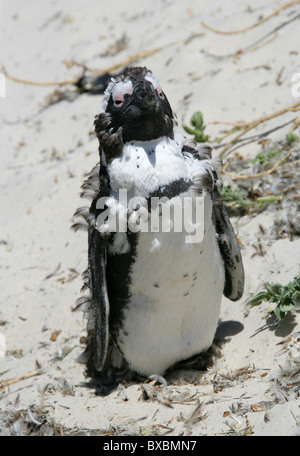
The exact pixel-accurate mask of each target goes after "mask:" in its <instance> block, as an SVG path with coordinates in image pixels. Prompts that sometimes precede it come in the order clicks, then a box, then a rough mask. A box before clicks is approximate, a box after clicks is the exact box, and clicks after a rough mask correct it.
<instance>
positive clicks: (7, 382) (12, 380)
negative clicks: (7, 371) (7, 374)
mask: <svg viewBox="0 0 300 456" xmlns="http://www.w3.org/2000/svg"><path fill="white" fill-rule="evenodd" d="M44 372H45V369H35V370H34V371H32V372H27V374H25V375H21V377H15V378H9V379H8V380H1V381H0V391H1V390H3V389H4V388H6V387H7V386H10V385H13V384H14V383H18V382H20V381H22V380H26V379H27V378H31V377H36V376H37V375H41V374H43V373H44Z"/></svg>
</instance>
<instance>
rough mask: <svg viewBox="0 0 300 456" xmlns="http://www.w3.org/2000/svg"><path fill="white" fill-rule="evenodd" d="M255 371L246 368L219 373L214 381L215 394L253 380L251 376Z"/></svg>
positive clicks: (248, 367)
mask: <svg viewBox="0 0 300 456" xmlns="http://www.w3.org/2000/svg"><path fill="white" fill-rule="evenodd" d="M255 371H256V370H255V368H252V367H250V366H246V367H241V368H239V369H236V370H234V371H231V372H221V371H220V372H217V373H216V374H215V376H214V377H213V379H212V385H213V390H214V393H219V392H220V391H222V390H223V389H225V388H231V387H234V386H236V385H238V384H239V383H243V382H244V381H245V380H248V379H249V378H251V374H253V373H254V372H255Z"/></svg>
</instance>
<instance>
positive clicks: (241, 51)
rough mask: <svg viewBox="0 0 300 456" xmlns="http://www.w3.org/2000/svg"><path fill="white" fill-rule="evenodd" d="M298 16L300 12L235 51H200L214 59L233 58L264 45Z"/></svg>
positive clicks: (299, 16)
mask: <svg viewBox="0 0 300 456" xmlns="http://www.w3.org/2000/svg"><path fill="white" fill-rule="evenodd" d="M299 18H300V14H296V15H295V16H293V17H292V18H291V19H289V20H288V21H285V22H283V23H282V24H279V25H278V26H277V27H275V28H274V29H273V30H271V31H270V32H268V33H267V34H266V35H264V36H262V37H261V38H259V39H258V40H256V41H255V42H254V43H252V44H249V46H246V47H245V48H243V49H238V50H237V51H235V52H232V53H230V54H225V55H216V54H211V53H210V52H207V51H206V50H202V52H203V53H204V54H206V55H207V56H208V57H212V58H215V59H218V60H224V59H228V58H231V57H234V58H237V57H240V56H241V55H244V54H246V52H248V51H255V50H256V49H258V48H259V47H261V46H264V45H265V44H267V43H269V42H270V41H271V40H272V39H274V38H275V37H276V36H277V32H278V31H279V30H281V29H282V28H283V27H285V26H287V25H289V24H291V23H292V22H294V21H295V20H297V19H299ZM269 37H270V38H269Z"/></svg>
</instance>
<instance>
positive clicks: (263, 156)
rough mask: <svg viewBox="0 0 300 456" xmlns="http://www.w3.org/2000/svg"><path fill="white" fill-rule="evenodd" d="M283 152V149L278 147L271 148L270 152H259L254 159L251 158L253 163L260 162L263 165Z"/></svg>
mask: <svg viewBox="0 0 300 456" xmlns="http://www.w3.org/2000/svg"><path fill="white" fill-rule="evenodd" d="M280 152H281V149H280V148H279V147H277V148H276V149H271V150H269V152H267V153H264V152H259V153H258V154H257V155H256V156H255V158H253V160H250V162H251V163H253V165H255V163H260V164H261V165H265V164H266V163H269V162H270V161H271V160H272V159H273V158H274V157H277V155H279V154H280Z"/></svg>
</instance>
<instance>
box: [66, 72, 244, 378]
mask: <svg viewBox="0 0 300 456" xmlns="http://www.w3.org/2000/svg"><path fill="white" fill-rule="evenodd" d="M174 117H175V116H174V113H173V112H172V109H171V106H170V104H169V101H168V99H167V97H166V95H165V93H164V92H163V91H162V89H161V87H160V85H159V83H158V81H157V79H156V78H155V77H154V76H153V74H152V72H151V71H149V70H148V69H147V68H145V67H134V68H127V69H125V70H124V72H123V73H121V74H119V75H117V76H115V77H113V78H112V79H111V80H110V82H109V84H108V87H107V89H106V91H105V94H104V99H103V105H102V110H101V112H100V113H99V114H98V115H96V117H95V122H94V125H95V132H96V135H97V137H98V139H99V144H100V146H99V154H100V161H99V163H98V164H97V165H96V166H95V167H94V169H93V170H92V171H91V172H90V173H89V175H87V178H86V180H85V182H84V184H83V186H82V187H83V193H82V196H83V197H89V198H91V199H92V203H91V206H90V207H89V208H80V209H78V210H77V212H76V213H75V215H76V216H80V217H82V218H83V219H84V221H83V222H82V223H77V224H75V226H74V228H75V229H77V228H82V227H84V225H85V226H86V228H87V230H88V269H87V271H86V272H85V274H84V282H85V288H87V289H89V291H90V296H84V297H82V298H79V304H78V305H81V304H82V303H85V307H86V312H87V316H88V329H87V331H88V336H87V350H86V353H87V366H88V371H89V373H90V374H91V375H95V374H98V376H99V378H100V379H101V381H102V382H103V384H104V385H105V384H106V385H111V384H115V383H116V382H118V378H121V376H122V373H124V372H126V371H128V370H129V371H130V372H135V373H137V374H139V375H141V376H150V375H152V374H156V375H163V374H164V373H165V372H166V370H167V369H168V368H170V367H171V366H172V365H174V364H175V363H177V362H179V361H182V360H186V359H188V358H190V357H192V356H194V355H197V354H200V353H201V352H204V351H206V350H207V349H208V348H209V347H210V346H211V344H212V342H213V339H214V336H215V332H216V328H217V324H218V317H219V312H220V305H221V299H222V295H223V294H224V295H225V296H226V297H228V298H229V299H231V300H233V301H236V300H238V299H240V298H241V296H242V294H243V288H244V271H243V264H242V258H241V254H240V249H239V245H238V242H237V239H236V237H235V234H234V231H233V228H232V225H231V223H230V221H229V218H228V216H227V213H226V211H225V208H224V206H223V205H222V201H221V198H220V196H219V192H218V185H220V183H219V181H218V177H217V174H216V171H215V168H214V165H215V163H214V161H213V160H212V158H211V154H212V150H211V148H210V146H207V145H200V146H198V147H196V145H195V144H191V143H190V142H188V141H187V140H186V139H185V137H184V136H183V135H182V134H180V133H175V132H174V124H175V120H174ZM197 211H199V213H197ZM197 214H198V215H197ZM199 214H200V215H199ZM195 217H196V222H195V223H194V221H195ZM193 230H194V231H193ZM201 230H202V231H201Z"/></svg>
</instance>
